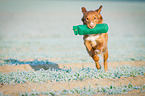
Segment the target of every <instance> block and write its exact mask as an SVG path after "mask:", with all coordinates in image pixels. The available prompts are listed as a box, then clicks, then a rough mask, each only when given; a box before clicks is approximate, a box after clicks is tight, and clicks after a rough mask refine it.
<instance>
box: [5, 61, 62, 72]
mask: <svg viewBox="0 0 145 96" xmlns="http://www.w3.org/2000/svg"><path fill="white" fill-rule="evenodd" d="M4 62H5V64H10V65H11V64H18V65H21V64H29V65H30V66H31V67H32V68H33V69H34V70H35V71H37V70H40V69H42V68H43V69H44V70H47V69H49V68H52V69H60V68H59V66H58V64H56V63H54V62H50V61H48V60H46V61H43V60H41V61H39V60H37V59H36V60H33V61H19V60H16V59H5V60H4Z"/></svg>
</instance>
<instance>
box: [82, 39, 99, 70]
mask: <svg viewBox="0 0 145 96" xmlns="http://www.w3.org/2000/svg"><path fill="white" fill-rule="evenodd" d="M85 46H86V49H87V51H88V53H89V55H90V56H91V57H92V58H93V60H94V61H95V64H96V68H97V69H100V68H101V66H100V64H99V62H98V61H99V56H98V55H97V54H96V52H95V50H93V48H92V46H91V42H90V41H87V40H85Z"/></svg>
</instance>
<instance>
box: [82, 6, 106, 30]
mask: <svg viewBox="0 0 145 96" xmlns="http://www.w3.org/2000/svg"><path fill="white" fill-rule="evenodd" d="M101 9H102V5H101V6H100V7H99V9H97V10H95V11H87V10H86V8H85V7H82V13H83V17H82V21H83V24H84V25H87V26H88V27H89V28H94V27H95V26H96V24H100V23H103V18H102V16H101V14H100V12H101Z"/></svg>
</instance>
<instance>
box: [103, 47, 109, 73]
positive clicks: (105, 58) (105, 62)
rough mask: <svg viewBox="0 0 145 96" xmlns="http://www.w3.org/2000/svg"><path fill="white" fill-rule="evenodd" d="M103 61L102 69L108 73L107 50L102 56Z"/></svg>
mask: <svg viewBox="0 0 145 96" xmlns="http://www.w3.org/2000/svg"><path fill="white" fill-rule="evenodd" d="M103 57H104V58H103V59H104V69H105V71H108V65H107V59H108V49H107V50H106V51H105V53H104V54H103Z"/></svg>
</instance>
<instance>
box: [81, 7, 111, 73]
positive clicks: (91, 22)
mask: <svg viewBox="0 0 145 96" xmlns="http://www.w3.org/2000/svg"><path fill="white" fill-rule="evenodd" d="M101 9H102V5H101V6H100V7H99V9H97V10H95V11H87V10H86V8H85V7H82V12H83V17H82V21H83V24H84V25H87V26H88V27H89V28H94V27H95V26H96V24H100V23H103V18H102V16H101V14H100V12H101ZM83 39H84V44H85V46H86V49H87V51H88V53H89V55H90V56H91V57H92V58H93V60H94V61H95V63H96V67H97V68H98V69H100V68H101V66H100V64H99V62H98V61H99V57H98V54H103V60H104V69H105V71H107V70H108V66H107V59H108V49H107V42H108V34H107V33H101V34H91V35H84V36H83Z"/></svg>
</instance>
